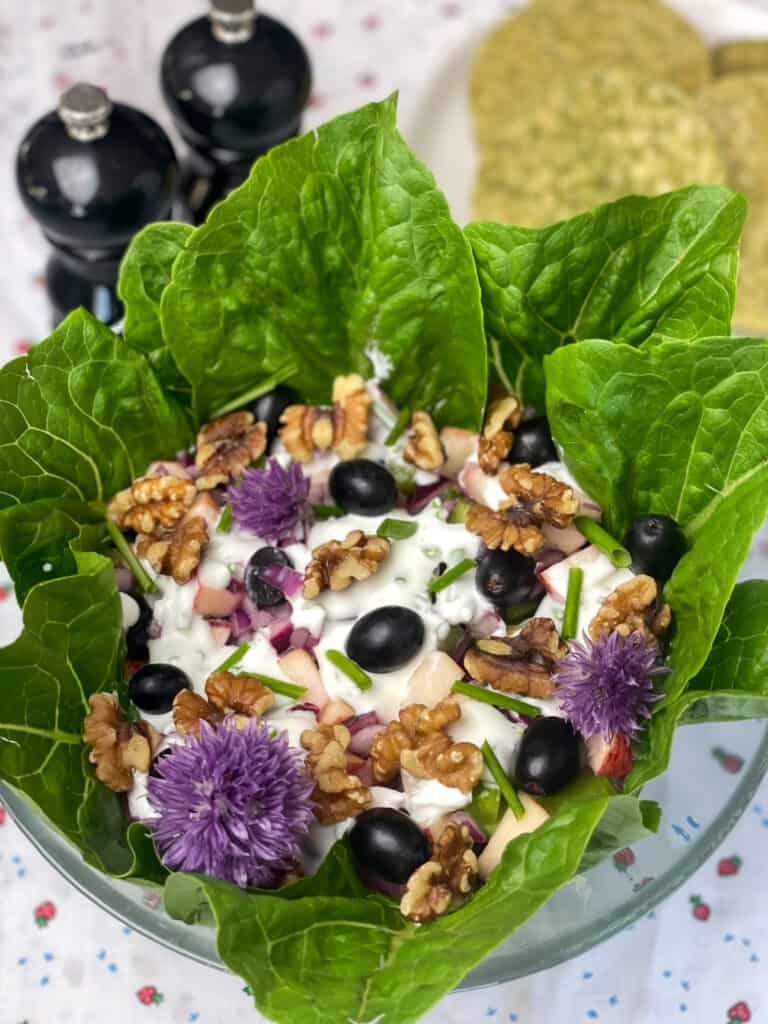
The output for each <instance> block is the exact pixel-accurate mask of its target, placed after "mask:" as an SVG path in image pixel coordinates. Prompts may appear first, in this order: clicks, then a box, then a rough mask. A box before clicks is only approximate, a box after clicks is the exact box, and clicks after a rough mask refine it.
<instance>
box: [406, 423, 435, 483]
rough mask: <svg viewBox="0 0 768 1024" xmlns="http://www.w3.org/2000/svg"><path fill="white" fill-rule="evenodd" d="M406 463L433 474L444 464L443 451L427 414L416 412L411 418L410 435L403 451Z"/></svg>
mask: <svg viewBox="0 0 768 1024" xmlns="http://www.w3.org/2000/svg"><path fill="white" fill-rule="evenodd" d="M403 458H404V459H405V461H406V462H410V463H411V464H412V465H414V466H417V467H418V468H419V469H424V470H427V471H428V472H431V473H434V472H436V471H437V470H438V469H440V467H441V466H442V464H443V463H444V462H445V451H444V449H443V445H442V442H441V441H440V435H439V434H438V432H437V427H436V426H435V424H434V423H433V422H432V417H431V416H430V415H429V413H428V412H423V411H417V412H415V413H414V414H413V416H412V417H411V433H410V437H409V438H408V443H407V444H406V446H405V450H404V451H403Z"/></svg>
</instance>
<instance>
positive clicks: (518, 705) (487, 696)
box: [453, 680, 541, 718]
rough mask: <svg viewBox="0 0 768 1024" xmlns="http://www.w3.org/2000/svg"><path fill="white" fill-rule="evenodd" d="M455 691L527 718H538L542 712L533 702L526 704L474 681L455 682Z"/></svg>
mask: <svg viewBox="0 0 768 1024" xmlns="http://www.w3.org/2000/svg"><path fill="white" fill-rule="evenodd" d="M453 692H454V693H460V694H462V696H464V697H471V698H472V700H478V701H480V703H481V704H492V705H493V706H494V707H495V708H504V710H505V711H514V712H515V713H516V714H518V715H525V716H526V718H538V716H539V715H540V714H541V710H540V708H537V707H536V706H535V705H533V704H526V702H525V701H524V700H516V699H515V698H514V697H508V696H507V695H506V693H498V692H497V691H496V690H489V689H487V688H486V687H485V686H475V684H474V683H465V682H463V681H462V680H459V681H458V682H455V683H454V684H453Z"/></svg>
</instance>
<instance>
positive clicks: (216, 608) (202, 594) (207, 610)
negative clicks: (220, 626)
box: [193, 585, 243, 619]
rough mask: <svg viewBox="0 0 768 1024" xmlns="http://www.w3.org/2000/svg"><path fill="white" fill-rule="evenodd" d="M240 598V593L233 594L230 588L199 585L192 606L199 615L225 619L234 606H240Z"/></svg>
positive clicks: (241, 598)
mask: <svg viewBox="0 0 768 1024" xmlns="http://www.w3.org/2000/svg"><path fill="white" fill-rule="evenodd" d="M242 600H243V595H242V594H233V593H232V591H231V590H219V588H218V587H204V586H202V585H199V586H198V588H197V593H196V594H195V601H194V605H193V607H194V609H195V611H196V612H197V613H198V614H199V615H208V616H210V617H211V618H214V619H226V617H227V616H228V615H231V614H232V612H233V611H234V610H235V609H236V608H239V607H240V604H241V602H242Z"/></svg>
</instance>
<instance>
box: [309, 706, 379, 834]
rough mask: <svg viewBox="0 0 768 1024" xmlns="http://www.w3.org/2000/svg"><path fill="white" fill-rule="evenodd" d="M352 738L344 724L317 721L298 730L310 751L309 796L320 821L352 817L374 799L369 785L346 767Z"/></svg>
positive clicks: (332, 821)
mask: <svg viewBox="0 0 768 1024" xmlns="http://www.w3.org/2000/svg"><path fill="white" fill-rule="evenodd" d="M351 738H352V737H351V735H350V732H349V729H347V728H346V726H343V725H317V726H315V728H314V729H305V730H304V732H303V733H302V734H301V745H302V747H304V749H305V750H308V751H309V754H308V755H307V766H308V768H309V770H310V772H311V774H312V778H313V779H314V780H315V788H314V791H313V793H312V800H313V801H314V804H315V817H316V818H317V820H318V821H319V822H320V824H321V825H333V824H335V823H336V822H339V821H344V819H345V818H353V817H355V815H357V814H359V813H360V812H361V811H363V810H365V808H366V807H368V806H369V804H371V802H372V801H373V796H372V795H371V791H370V790H369V789H368V787H367V786H364V785H363V783H362V782H361V780H360V779H359V778H358V777H357V775H351V774H350V773H349V772H348V771H347V747H348V746H349V741H350V740H351Z"/></svg>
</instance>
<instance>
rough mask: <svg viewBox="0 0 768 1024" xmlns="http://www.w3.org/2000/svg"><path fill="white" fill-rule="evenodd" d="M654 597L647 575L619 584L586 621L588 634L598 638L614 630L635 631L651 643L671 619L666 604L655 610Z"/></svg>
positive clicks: (652, 581)
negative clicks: (593, 615) (590, 618)
mask: <svg viewBox="0 0 768 1024" xmlns="http://www.w3.org/2000/svg"><path fill="white" fill-rule="evenodd" d="M657 596H658V588H657V586H656V581H655V580H654V579H653V577H651V576H645V575H642V574H641V575H639V576H635V577H634V579H631V580H627V582H626V583H621V584H619V586H618V587H616V589H615V590H614V591H612V592H611V593H610V594H609V595H608V597H607V598H606V599H605V601H603V604H602V605H601V607H600V610H599V611H598V613H597V615H595V617H594V618H593V619H592V621H591V622H590V624H589V635H590V636H591V637H592V639H593V640H599V639H600V637H602V636H608V635H609V634H610V633H613V631H614V630H615V631H616V632H617V633H619V634H620V635H621V636H629V634H630V633H634V632H635V631H636V630H639V631H640V632H641V633H643V634H644V636H645V637H646V638H647V639H648V640H649V641H654V642H655V640H656V638H657V637H659V636H661V634H662V633H664V632H665V631H666V629H667V627H668V626H669V623H670V621H671V619H672V613H671V611H670V608H669V605H668V604H663V605H662V606H661V608H659V609H658V610H657V607H656V605H657V600H656V599H657Z"/></svg>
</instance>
